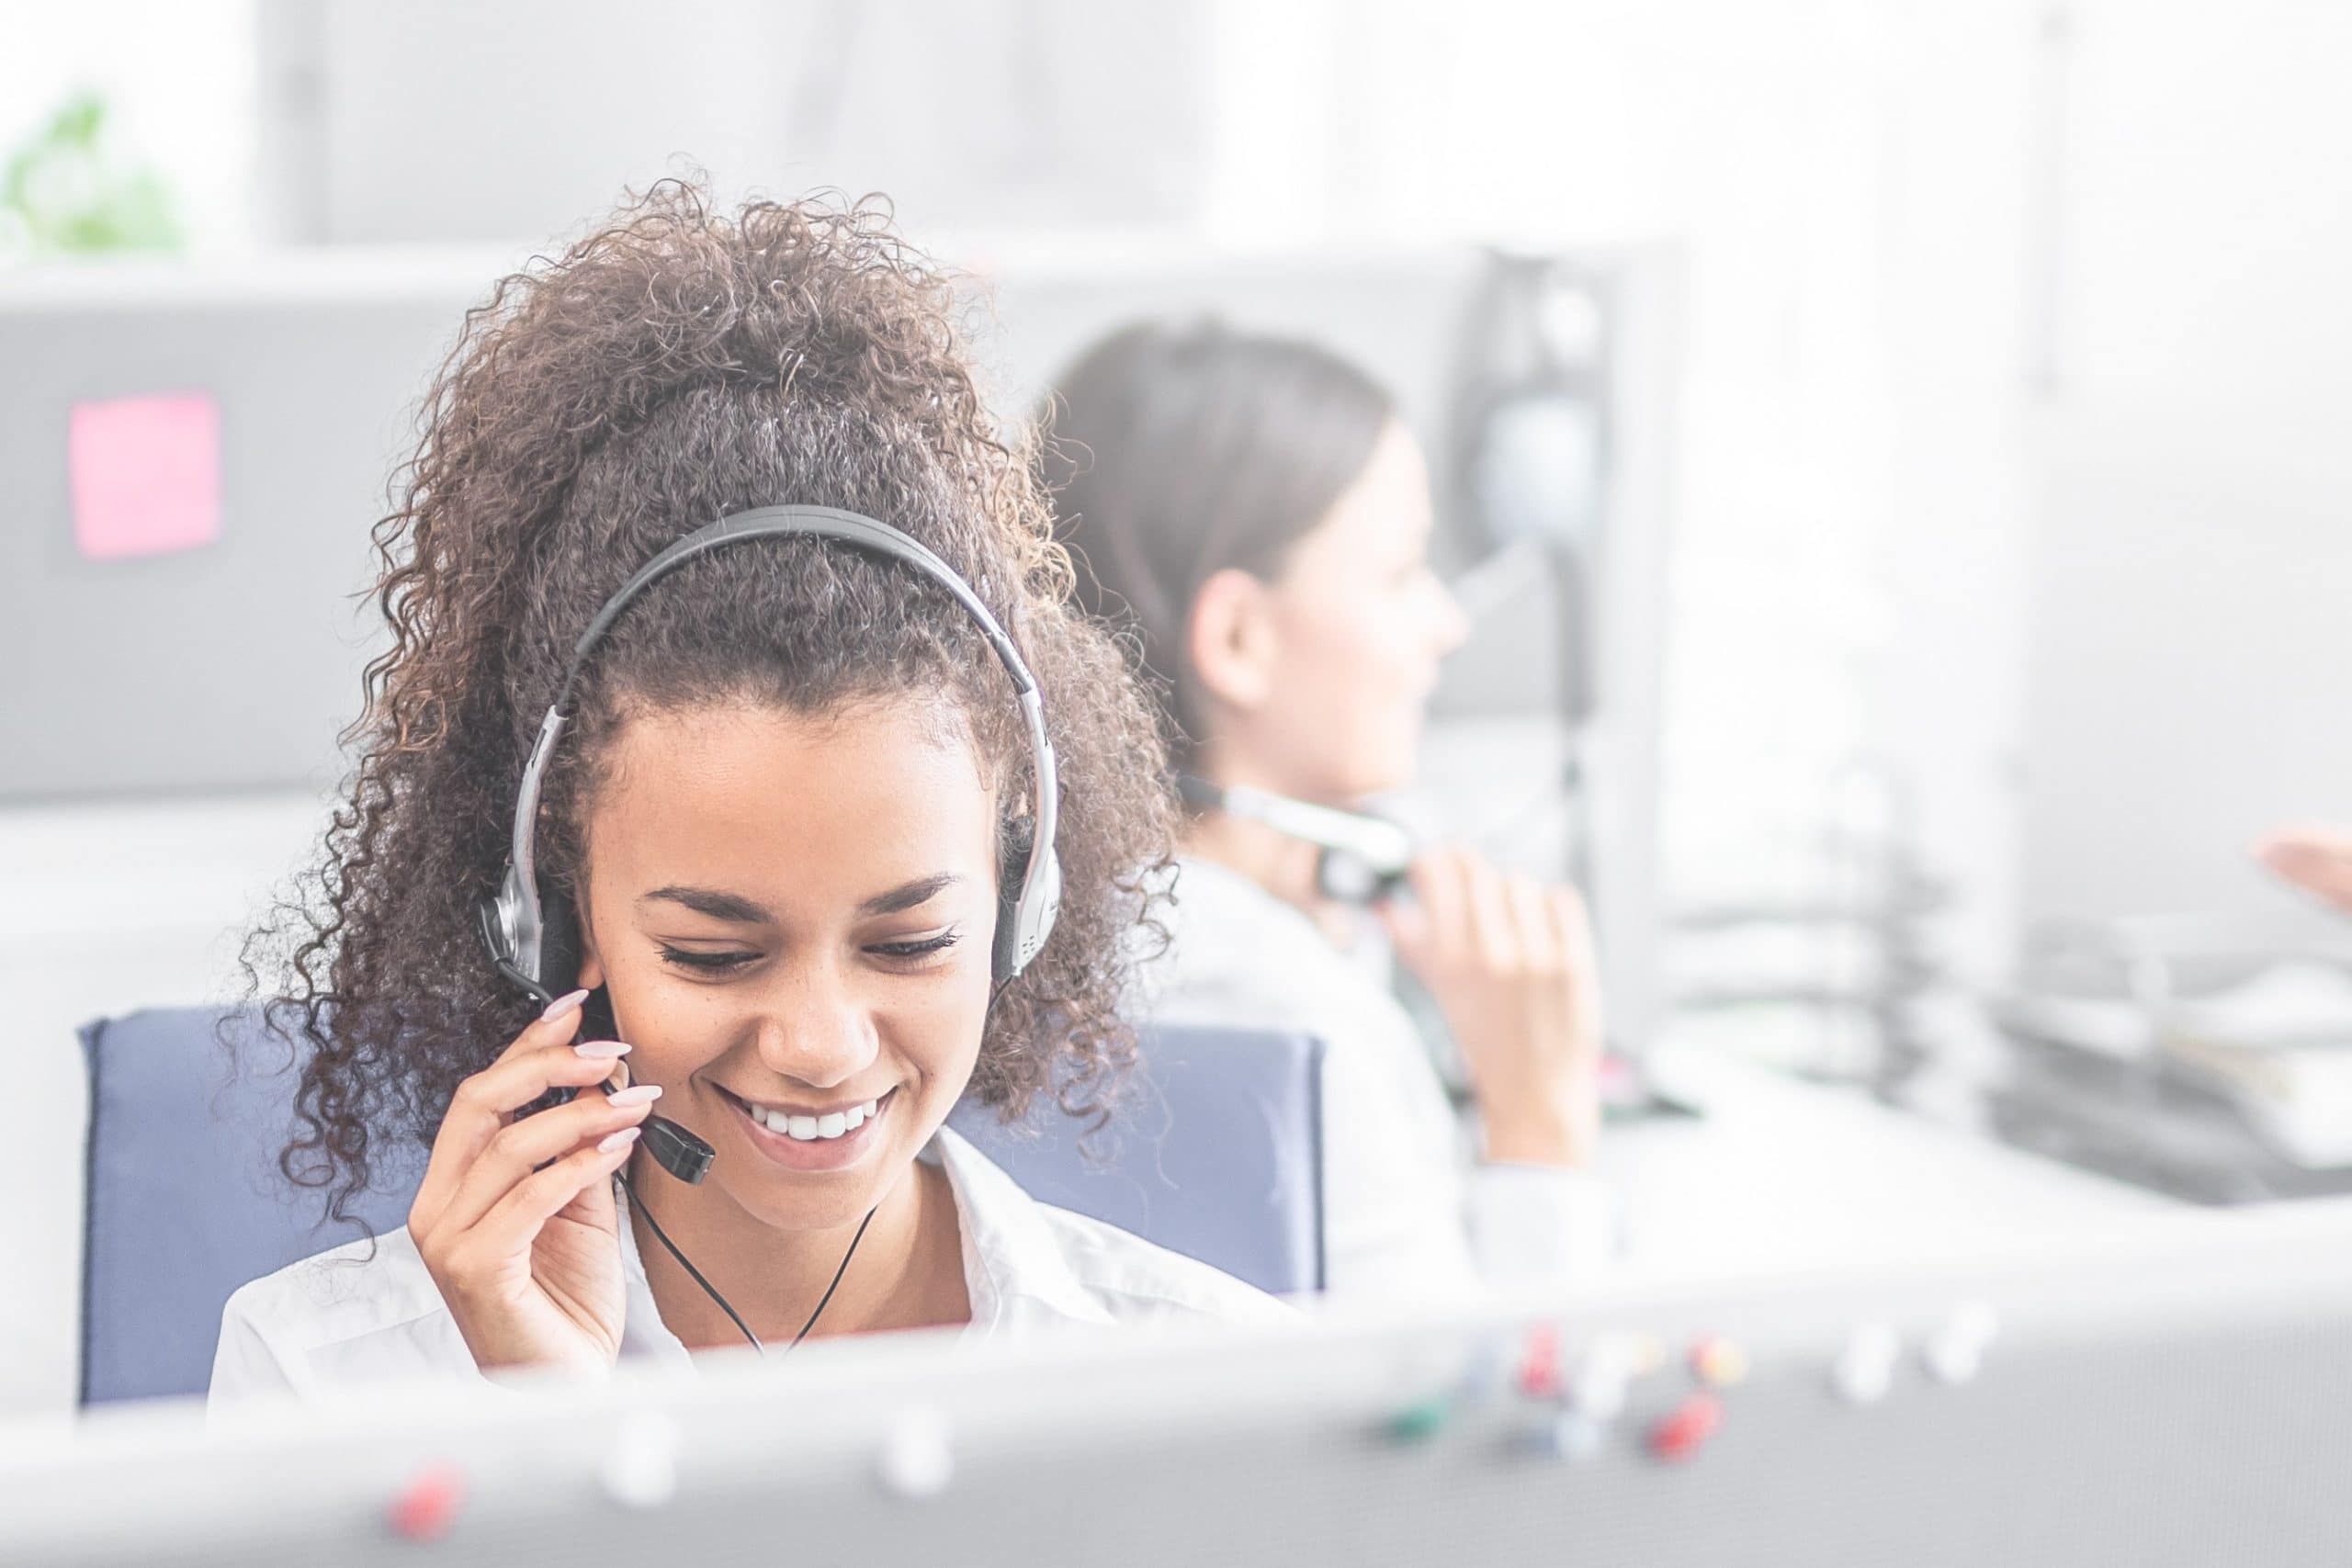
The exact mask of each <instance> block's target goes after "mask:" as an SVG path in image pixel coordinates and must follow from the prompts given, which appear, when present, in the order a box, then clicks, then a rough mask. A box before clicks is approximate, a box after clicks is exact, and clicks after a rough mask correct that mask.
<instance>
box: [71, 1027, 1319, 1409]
mask: <svg viewBox="0 0 2352 1568" xmlns="http://www.w3.org/2000/svg"><path fill="white" fill-rule="evenodd" d="M223 1024H224V1021H223V1019H222V1018H221V1015H220V1014H218V1013H215V1012H213V1011H210V1010H155V1011H146V1012H138V1013H133V1014H131V1015H130V1017H128V1018H120V1019H101V1020H98V1021H96V1022H94V1023H91V1024H88V1025H86V1026H85V1027H84V1029H83V1031H82V1050H83V1055H84V1059H85V1062H86V1064H87V1066H88V1068H89V1075H90V1130H89V1144H88V1170H87V1184H88V1211H87V1218H86V1220H85V1246H84V1253H83V1272H82V1402H83V1404H103V1403H106V1402H108V1401H112V1400H121V1399H144V1398H159V1397H164V1396H167V1395H173V1394H190V1393H201V1392H203V1390H204V1387H205V1385H206V1383H207V1382H209V1379H210V1377H211V1374H212V1351H213V1346H214V1343H215V1341H216V1339H217V1338H218V1337H219V1333H220V1309H221V1307H222V1305H223V1304H224V1303H227V1301H228V1299H229V1295H230V1292H232V1291H234V1290H235V1289H236V1288H237V1287H238V1286H239V1285H242V1284H243V1283H244V1282H245V1281H246V1280H254V1279H259V1278H260V1277H261V1276H263V1275H265V1274H268V1273H271V1272H273V1271H274V1270H276V1269H280V1268H283V1267H284V1266H285V1265H287V1264H288V1263H291V1262H293V1261H295V1260H296V1259H297V1258H306V1257H309V1256H310V1255H311V1253H314V1252H318V1251H320V1250H322V1249H323V1248H326V1247H334V1246H339V1245H340V1244H342V1243H344V1242H346V1241H350V1240H353V1239H355V1238H356V1236H357V1235H359V1234H360V1233H359V1232H358V1230H357V1229H356V1228H355V1227H352V1226H338V1225H330V1224H323V1223H322V1219H321V1215H322V1201H321V1196H320V1194H319V1193H317V1192H315V1191H310V1190H300V1189H296V1188H294V1187H292V1186H291V1185H290V1184H288V1182H286V1181H285V1180H284V1179H282V1178H280V1177H279V1175H278V1173H277V1149H278V1147H279V1145H281V1143H282V1142H283V1140H284V1138H285V1136H286V1134H287V1133H288V1130H289V1128H290V1126H291V1114H292V1098H293V1085H294V1077H295V1075H294V1074H293V1073H292V1072H291V1071H290V1070H288V1069H289V1067H290V1061H289V1055H288V1049H287V1046H286V1045H285V1044H284V1043H282V1042H280V1041H278V1040H277V1039H275V1038H274V1037H271V1036H268V1035H266V1034H265V1033H264V1032H262V1030H261V1028H260V1022H259V1019H258V1017H257V1016H256V1015H255V1014H254V1013H252V1012H240V1013H234V1014H231V1015H229V1016H228V1018H227V1019H226V1020H225V1028H224V1027H223ZM216 1030H219V1031H220V1035H218V1036H217V1035H216ZM224 1037H225V1038H226V1039H227V1040H228V1041H229V1042H230V1043H231V1044H232V1045H233V1046H234V1047H235V1048H236V1054H235V1055H234V1056H233V1057H232V1055H231V1054H230V1053H227V1052H224V1051H223V1050H222V1048H221V1044H220V1039H221V1038H224ZM1144 1054H1145V1055H1144V1066H1143V1069H1142V1070H1141V1071H1140V1072H1139V1073H1138V1074H1137V1075H1136V1077H1137V1080H1138V1081H1137V1082H1136V1083H1135V1084H1134V1085H1133V1087H1132V1090H1131V1098H1130V1100H1129V1102H1128V1104H1127V1106H1126V1107H1125V1111H1124V1113H1123V1116H1122V1118H1121V1120H1120V1121H1118V1122H1114V1124H1113V1125H1112V1126H1110V1127H1108V1128H1105V1129H1104V1130H1103V1132H1101V1133H1099V1134H1095V1135H1094V1136H1093V1137H1092V1138H1091V1140H1087V1143H1088V1145H1089V1146H1087V1147H1083V1148H1082V1147H1081V1146H1080V1136H1079V1134H1080V1131H1081V1129H1080V1127H1079V1126H1078V1125H1077V1124H1075V1123H1072V1122H1069V1120H1068V1119H1067V1118H1065V1117H1063V1116H1061V1115H1060V1114H1059V1113H1058V1112H1057V1111H1053V1110H1052V1108H1050V1107H1041V1108H1040V1109H1039V1111H1038V1113H1037V1114H1035V1115H1034V1116H1032V1117H1031V1118H1029V1120H1028V1121H1027V1122H1024V1123H1023V1124H1022V1125H1020V1126H1018V1127H1014V1128H1005V1127H1001V1126H999V1125H997V1124H996V1122H995V1119H994V1118H993V1117H992V1116H991V1115H989V1113H987V1112H986V1111H979V1110H978V1108H977V1107H973V1106H968V1105H967V1106H964V1107H960V1108H958V1110H957V1111H956V1115H955V1117H954V1119H953V1121H954V1124H955V1126H956V1128H957V1130H958V1131H960V1132H962V1133H964V1134H966V1135H967V1137H970V1138H971V1139H972V1140H973V1141H974V1142H975V1143H976V1144H978V1145H979V1146H980V1147H981V1148H982V1149H983V1150H984V1151H985V1152H986V1153H987V1154H988V1155H989V1156H990V1157H991V1158H993V1159H995V1160H996V1161H997V1162H998V1163H999V1164H1000V1165H1001V1166H1003V1167H1004V1168H1005V1169H1006V1170H1008V1171H1010V1172H1011V1173H1012V1176H1013V1178H1014V1179H1016V1180H1018V1181H1019V1182H1020V1183H1021V1184H1022V1185H1023V1187H1024V1188H1026V1189H1027V1190H1029V1191H1030V1192H1032V1193H1034V1194H1035V1196H1036V1197H1038V1198H1039V1199H1041V1200H1043V1201H1046V1202H1049V1203H1056V1204H1059V1205H1061V1206H1062V1207H1064V1208H1069V1209H1075V1210H1077V1211H1078V1212H1079V1213H1084V1214H1090V1215H1091V1216H1093V1217H1094V1218H1097V1219H1100V1220H1104V1221H1107V1222H1109V1223H1110V1224H1115V1225H1119V1226H1121V1227H1122V1228H1124V1229H1126V1230H1130V1231H1133V1232H1135V1233H1136V1235H1141V1236H1143V1237H1145V1238H1146V1239H1148V1240H1150V1241H1154V1242H1157V1243H1159V1245H1160V1246H1162V1247H1169V1248H1170V1249H1171V1250H1173V1251H1177V1252H1182V1253H1184V1254H1186V1255H1188V1256H1190V1257H1193V1258H1199V1259H1201V1260H1202V1261H1203V1262H1205V1263H1209V1264H1213V1265H1215V1266H1216V1267H1217V1268H1219V1269H1224V1270H1225V1271H1226V1272H1227V1273H1229V1274H1232V1275H1235V1276H1236V1277H1238V1278H1239V1279H1243V1280H1249V1281H1250V1283H1252V1284H1254V1285H1257V1286H1259V1287H1261V1289H1264V1290H1268V1291H1272V1292H1277V1293H1284V1294H1287V1293H1292V1292H1300V1291H1310V1290H1316V1289H1319V1288H1320V1287H1321V1285H1322V1282H1323V1247H1322V1203H1321V1193H1320V1188H1319V1181H1320V1172H1321V1169H1322V1158H1321V1152H1320V1148H1319V1138H1320V1131H1321V1116H1320V1111H1319V1106H1318V1099H1317V1093H1318V1084H1319V1081H1320V1063H1321V1047H1320V1045H1319V1043H1317V1042H1315V1041H1312V1040H1308V1039H1305V1038H1302V1037H1299V1036H1296V1035H1284V1034H1271V1033H1249V1032H1238V1031H1226V1030H1201V1029H1176V1030H1163V1031H1158V1032H1149V1033H1147V1035H1146V1037H1145V1040H1144ZM388 1153H389V1154H390V1157H389V1158H388V1159H386V1160H385V1161H384V1162H383V1163H384V1166H385V1168H383V1169H382V1170H379V1172H378V1173H377V1178H376V1180H375V1183H374V1186H373V1190H370V1191H369V1192H368V1193H366V1194H364V1195H363V1196H362V1197H361V1199H360V1200H359V1201H357V1202H356V1203H355V1204H354V1205H353V1208H354V1213H356V1216H357V1217H358V1218H360V1219H362V1220H364V1221H366V1222H367V1223H368V1224H369V1225H370V1226H371V1227H373V1228H374V1229H376V1230H379V1231H389V1230H395V1229H397V1228H399V1227H400V1226H401V1225H402V1224H405V1223H407V1215H408V1204H409V1199H410V1197H411V1195H412V1194H413V1192H414V1191H415V1190H416V1183H417V1181H418V1179H420V1177H421V1176H422V1175H423V1172H424V1151H423V1150H421V1149H409V1148H405V1147H403V1148H401V1149H399V1150H397V1151H388Z"/></svg>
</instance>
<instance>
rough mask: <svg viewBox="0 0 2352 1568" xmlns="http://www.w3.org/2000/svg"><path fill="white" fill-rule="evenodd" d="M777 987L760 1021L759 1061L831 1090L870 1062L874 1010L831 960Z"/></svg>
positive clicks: (874, 1047) (876, 1040) (875, 1042)
mask: <svg viewBox="0 0 2352 1568" xmlns="http://www.w3.org/2000/svg"><path fill="white" fill-rule="evenodd" d="M807 967H809V969H811V970H813V971H815V972H814V973H810V974H805V975H800V976H793V977H791V978H790V979H789V980H788V981H787V983H786V984H785V985H783V986H780V987H777V989H776V992H775V995H774V997H773V998H771V999H770V1000H769V1001H768V1003H767V1004H766V1009H765V1012H764V1014H763V1017H762V1018H761V1020H760V1032H759V1053H760V1060H761V1061H762V1062H763V1063H764V1064H765V1065H766V1066H768V1067H769V1068H770V1069H771V1070H773V1071H775V1073H777V1074H778V1075H780V1076H782V1077H787V1078H791V1079H792V1080H794V1081H795V1082H797V1083H804V1084H807V1085H808V1086H809V1088H810V1089H833V1088H837V1087H838V1086H840V1085H842V1084H845V1083H847V1082H849V1081H850V1080H851V1079H852V1078H854V1077H856V1076H857V1075H858V1074H859V1073H861V1072H863V1071H865V1068H867V1067H868V1066H872V1065H873V1062H874V1059H875V1057H876V1055H878V1054H879V1053H880V1050H881V1038H880V1036H879V1034H878V1033H877V1032H876V1030H875V1028H874V1018H873V1014H872V1013H871V1012H870V1011H869V1010H866V1009H865V1008H864V1007H862V1006H860V1005H859V1004H858V1001H857V998H856V997H855V995H854V993H853V992H852V991H851V989H850V988H849V987H846V986H845V985H843V984H842V978H843V977H842V976H841V975H840V974H839V973H838V972H836V971H835V970H834V969H833V967H832V966H831V964H811V965H809V966H807Z"/></svg>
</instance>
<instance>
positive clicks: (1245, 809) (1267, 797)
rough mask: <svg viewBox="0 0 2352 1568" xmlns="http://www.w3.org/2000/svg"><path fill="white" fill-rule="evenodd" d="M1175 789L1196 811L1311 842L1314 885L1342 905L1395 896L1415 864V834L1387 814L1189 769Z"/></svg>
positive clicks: (1368, 902) (1180, 777) (1377, 900)
mask: <svg viewBox="0 0 2352 1568" xmlns="http://www.w3.org/2000/svg"><path fill="white" fill-rule="evenodd" d="M1176 789H1177V793H1178V794H1180V795H1182V796H1183V798H1184V804H1185V805H1187V806H1189V807H1193V810H1195V811H1222V812H1224V813H1225V814H1226V815H1227V816H1228V817H1238V818H1244V819H1245V820H1248V821H1251V822H1258V823H1262V824H1264V825H1265V826H1266V827H1269V828H1272V829H1273V830H1274V831H1275V832H1277V833H1280V834H1282V835H1283V837H1284V838H1289V839H1297V840H1301V841H1302V842H1305V843H1309V844H1313V845H1315V846H1316V847H1317V849H1319V850H1320V851H1321V853H1319V854H1317V856H1316V857H1315V886H1316V890H1317V891H1318V892H1320V893H1321V894H1322V895H1323V896H1324V897H1327V898H1336V899H1338V900H1339V901H1340V902H1341V903H1343V904H1376V903H1378V902H1380V900H1382V899H1384V898H1389V897H1395V896H1396V893H1397V889H1398V888H1399V887H1401V886H1403V885H1404V882H1405V875H1406V873H1407V872H1408V870H1409V869H1410V868H1411V866H1412V863H1413V836H1412V834H1410V833H1408V832H1407V831H1406V830H1405V829H1404V828H1403V827H1401V826H1399V825H1398V824H1397V823H1395V822H1391V821H1390V820H1388V818H1385V817H1371V816H1366V815H1364V814H1363V813H1361V812H1355V811H1340V810H1336V809H1334V808H1333V807H1329V806H1317V805H1314V804H1312V803H1311V802H1308V801H1304V800H1293V799H1292V798H1291V797H1290V796H1288V795H1276V794H1274V793H1273V792H1272V791H1271V790H1263V789H1256V788H1253V787H1251V786H1250V785H1249V784H1212V783H1210V782H1209V781H1208V780H1207V779H1204V778H1196V777H1194V776H1193V775H1192V774H1190V773H1185V774H1182V775H1180V776H1179V777H1178V778H1177V780H1176Z"/></svg>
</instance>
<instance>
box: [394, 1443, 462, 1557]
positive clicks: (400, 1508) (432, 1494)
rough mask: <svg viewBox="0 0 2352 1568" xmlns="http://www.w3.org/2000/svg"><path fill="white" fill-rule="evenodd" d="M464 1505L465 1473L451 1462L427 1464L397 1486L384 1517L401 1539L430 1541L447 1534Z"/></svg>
mask: <svg viewBox="0 0 2352 1568" xmlns="http://www.w3.org/2000/svg"><path fill="white" fill-rule="evenodd" d="M464 1506H466V1477H465V1473H464V1472H462V1471H460V1470H458V1467H457V1466H456V1465H454V1464H449V1463H447V1462H444V1463H440V1464H428V1465H426V1466H425V1467H424V1469H423V1470H420V1471H418V1472H416V1474H415V1475H414V1476H413V1477H412V1478H411V1479H410V1481H409V1483H408V1484H407V1485H406V1486H405V1487H402V1488H401V1495H399V1496H398V1497H397V1498H395V1499H393V1501H392V1506H391V1508H390V1513H389V1515H388V1517H389V1519H390V1524H391V1527H392V1533H393V1534H395V1535H397V1536H399V1537H400V1538H401V1540H413V1541H434V1540H440V1539H441V1538H442V1537H443V1536H445V1535H447V1534H448V1533H449V1527H450V1526H451V1525H453V1524H455V1523H457V1522H458V1510H460V1509H462V1508H463V1507H464Z"/></svg>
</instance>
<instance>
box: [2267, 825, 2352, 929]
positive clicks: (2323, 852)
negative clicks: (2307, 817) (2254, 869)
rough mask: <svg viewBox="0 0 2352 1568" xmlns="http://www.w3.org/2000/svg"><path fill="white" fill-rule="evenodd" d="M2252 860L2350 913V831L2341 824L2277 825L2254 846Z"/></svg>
mask: <svg viewBox="0 0 2352 1568" xmlns="http://www.w3.org/2000/svg"><path fill="white" fill-rule="evenodd" d="M2254 854H2255V858H2256V860H2259V861H2260V862H2261V863H2263V864H2265V865H2267V866H2268V867H2269V868H2270V869H2271V870H2272V871H2275V872H2277V873H2278V874H2279V875H2280V876H2282V877H2285V878H2286V879H2287V880H2288V881H2290V882H2291V883H2293V884H2294V885H2295V886H2298V887H2301V888H2302V889H2303V890H2304V891H2306V892H2309V893H2316V894H2318V895H2319V896H2320V897H2323V898H2324V899H2326V900H2327V901H2328V902H2329V903H2331V904H2333V905H2335V907H2336V908H2339V909H2342V910H2345V911H2346V912H2347V913H2352V832H2347V831H2346V830H2345V829H2342V828H2323V827H2297V828H2279V829H2273V830H2272V831H2270V832H2268V833H2266V834H2264V835H2263V837H2262V840H2261V841H2260V842H2259V843H2257V844H2256V845H2255V846H2254Z"/></svg>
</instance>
